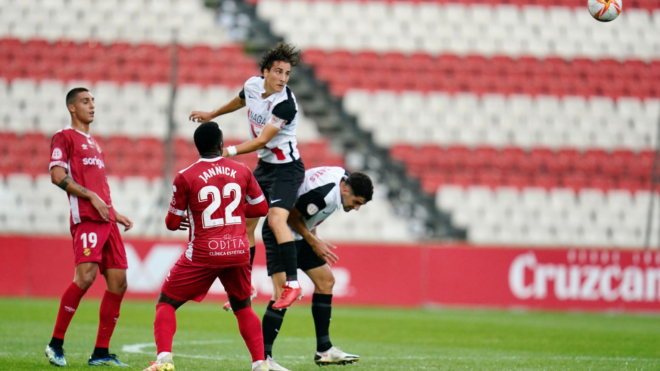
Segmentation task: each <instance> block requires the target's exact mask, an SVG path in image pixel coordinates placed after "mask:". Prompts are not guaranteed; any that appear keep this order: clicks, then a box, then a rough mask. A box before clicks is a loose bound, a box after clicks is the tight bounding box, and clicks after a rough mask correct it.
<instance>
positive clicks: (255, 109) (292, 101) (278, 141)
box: [238, 76, 300, 164]
mask: <svg viewBox="0 0 660 371" xmlns="http://www.w3.org/2000/svg"><path fill="white" fill-rule="evenodd" d="M265 92H266V89H265V87H264V78H263V77H260V76H257V77H251V78H249V79H248V80H247V81H246V82H245V84H244V85H243V90H241V92H240V93H239V94H238V96H239V97H240V98H242V99H245V104H246V105H247V108H248V112H247V113H248V122H249V123H250V138H252V139H254V138H256V137H258V136H259V134H260V133H261V130H263V128H264V127H265V126H266V125H274V126H276V127H277V128H278V129H279V130H280V131H279V132H278V133H277V134H275V136H274V137H273V139H271V140H270V141H269V142H268V143H266V148H262V149H258V150H257V154H258V155H259V159H261V160H263V161H266V162H269V163H272V164H282V163H287V162H291V161H295V160H297V159H299V158H300V153H299V152H298V147H297V145H298V142H297V140H296V127H297V126H298V114H297V113H298V103H297V102H296V96H295V95H294V94H293V92H292V91H291V89H290V88H289V87H288V86H285V87H284V90H282V91H281V92H279V93H274V94H271V95H269V96H268V97H266V98H262V94H263V93H265Z"/></svg>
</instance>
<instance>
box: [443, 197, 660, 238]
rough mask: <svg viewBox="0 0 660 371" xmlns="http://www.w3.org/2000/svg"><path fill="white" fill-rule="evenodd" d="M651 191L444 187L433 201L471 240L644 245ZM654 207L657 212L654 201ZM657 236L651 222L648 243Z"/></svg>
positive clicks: (657, 233)
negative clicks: (447, 213)
mask: <svg viewBox="0 0 660 371" xmlns="http://www.w3.org/2000/svg"><path fill="white" fill-rule="evenodd" d="M650 196H651V194H650V193H649V192H648V191H641V190H640V191H637V192H629V191H627V190H610V191H607V192H603V191H602V190H599V189H582V190H580V191H578V192H575V191H574V190H572V189H566V188H552V189H550V190H547V189H544V188H537V187H527V188H524V189H522V190H520V189H516V188H512V187H497V188H494V189H492V188H488V187H483V186H470V187H467V188H463V187H460V186H443V187H441V188H440V189H439V190H438V193H437V197H436V204H437V206H438V207H439V208H440V209H441V210H445V211H448V212H451V213H452V220H453V223H454V224H455V225H457V226H460V227H464V228H467V230H468V239H469V240H470V241H471V242H473V243H476V244H490V245H492V244H497V245H500V244H501V245H526V246H529V245H532V246H539V247H542V246H593V247H621V248H638V247H642V246H644V239H645V231H646V218H647V215H648V212H649V199H650ZM654 212H655V213H656V214H657V213H658V212H660V206H658V203H657V202H656V203H655V211H654ZM659 237H660V228H659V227H658V225H657V223H654V225H653V226H652V230H651V235H650V238H651V242H652V245H653V246H657V245H658V244H659V243H660V238H659Z"/></svg>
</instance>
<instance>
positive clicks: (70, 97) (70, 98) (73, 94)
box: [66, 88, 89, 106]
mask: <svg viewBox="0 0 660 371" xmlns="http://www.w3.org/2000/svg"><path fill="white" fill-rule="evenodd" d="M84 91H89V89H87V88H73V89H71V90H69V92H68V93H66V105H67V106H68V105H69V104H74V103H76V98H78V94H79V93H82V92H84Z"/></svg>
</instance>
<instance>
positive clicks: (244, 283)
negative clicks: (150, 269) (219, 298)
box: [160, 256, 252, 302]
mask: <svg viewBox="0 0 660 371" xmlns="http://www.w3.org/2000/svg"><path fill="white" fill-rule="evenodd" d="M251 275H252V274H251V271H250V265H249V264H245V265H239V266H235V267H225V268H209V267H200V266H196V265H193V264H192V263H191V262H190V261H189V260H188V259H186V258H185V257H183V256H182V257H181V258H180V259H179V261H178V262H176V264H175V265H174V267H173V268H172V269H171V270H170V273H169V274H168V275H167V277H166V278H165V282H164V283H163V287H162V288H161V290H160V291H161V292H162V293H163V294H165V295H167V296H168V297H170V298H172V299H174V300H177V301H181V302H185V301H188V300H194V301H197V302H200V301H202V300H203V299H204V297H205V296H206V294H207V293H208V292H209V289H210V288H211V285H213V282H215V279H216V278H219V279H220V283H222V286H224V287H225V291H226V292H227V295H228V296H231V297H233V298H235V299H238V300H245V299H247V298H249V297H250V295H252V283H251Z"/></svg>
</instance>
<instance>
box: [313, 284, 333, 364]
mask: <svg viewBox="0 0 660 371" xmlns="http://www.w3.org/2000/svg"><path fill="white" fill-rule="evenodd" d="M331 314H332V295H326V294H314V295H313V296H312V316H313V317H314V327H315V328H316V351H317V352H323V351H326V350H328V349H330V348H332V343H331V342H330V320H331V318H330V316H331Z"/></svg>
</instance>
